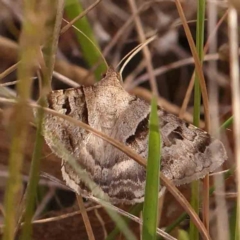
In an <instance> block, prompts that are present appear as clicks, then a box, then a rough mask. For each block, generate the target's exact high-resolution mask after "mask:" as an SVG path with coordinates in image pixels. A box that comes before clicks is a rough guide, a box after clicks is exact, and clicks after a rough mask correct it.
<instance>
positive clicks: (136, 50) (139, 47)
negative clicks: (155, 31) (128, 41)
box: [117, 35, 157, 76]
mask: <svg viewBox="0 0 240 240" xmlns="http://www.w3.org/2000/svg"><path fill="white" fill-rule="evenodd" d="M156 37H157V35H153V36H152V37H150V38H149V39H147V40H146V42H145V43H141V44H139V45H138V46H137V47H135V48H134V49H133V50H132V51H130V52H129V53H128V54H127V55H126V56H125V57H124V58H123V59H122V60H121V61H120V62H119V64H118V65H117V67H118V66H119V65H120V64H121V63H122V61H123V60H124V59H126V58H127V60H126V61H125V62H124V63H123V65H122V67H121V69H120V70H119V74H120V76H122V72H123V70H124V68H125V66H126V65H127V64H128V63H129V61H130V60H131V59H132V58H133V57H134V56H135V55H136V54H137V53H138V52H140V51H141V50H142V48H143V47H145V46H146V45H147V44H149V43H150V42H152V41H153V40H154V39H155V38H156Z"/></svg>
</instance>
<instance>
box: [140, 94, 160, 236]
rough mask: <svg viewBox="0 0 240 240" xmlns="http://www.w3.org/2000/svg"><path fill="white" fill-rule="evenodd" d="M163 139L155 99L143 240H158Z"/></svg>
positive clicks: (152, 114) (151, 120)
mask: <svg viewBox="0 0 240 240" xmlns="http://www.w3.org/2000/svg"><path fill="white" fill-rule="evenodd" d="M160 144H161V138H160V133H159V118H158V114H157V100H156V98H155V97H154V98H153V99H152V103H151V114H150V123H149V142H148V162H147V177H146V188H145V201H144V205H143V229H142V239H143V240H150V239H156V228H157V218H158V194H159V184H160V182H159V174H160V171H159V169H160V159H161V149H160V148H161V147H160Z"/></svg>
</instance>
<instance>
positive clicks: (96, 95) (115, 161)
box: [43, 68, 227, 204]
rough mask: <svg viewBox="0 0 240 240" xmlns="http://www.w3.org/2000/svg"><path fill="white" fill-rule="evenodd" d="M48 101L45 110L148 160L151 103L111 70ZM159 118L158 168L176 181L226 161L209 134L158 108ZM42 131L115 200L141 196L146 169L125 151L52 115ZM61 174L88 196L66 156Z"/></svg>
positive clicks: (132, 200)
mask: <svg viewBox="0 0 240 240" xmlns="http://www.w3.org/2000/svg"><path fill="white" fill-rule="evenodd" d="M47 100H48V107H49V108H51V109H53V110H55V111H57V112H60V113H62V114H66V115H68V116H71V117H72V118H75V119H78V120H80V121H82V122H84V123H87V124H89V125H90V126H91V127H92V128H95V129H97V130H99V131H102V132H103V133H105V134H107V135H108V136H110V137H112V138H114V139H116V140H118V141H120V142H122V143H124V144H125V145H126V146H128V147H130V148H131V149H133V150H134V151H135V152H136V153H137V154H139V155H141V156H142V157H144V158H147V155H148V120H149V114H150V105H149V103H147V102H145V101H144V100H141V99H139V98H138V97H136V96H132V95H130V94H129V93H128V92H126V91H125V90H124V88H123V86H122V83H121V80H120V77H119V75H118V73H117V72H116V71H115V70H113V69H112V68H109V69H108V71H107V73H106V75H105V76H104V78H103V79H102V80H101V81H100V82H98V83H96V84H94V85H93V86H90V87H83V86H81V87H78V88H74V89H73V88H71V89H67V90H57V91H52V92H51V93H50V94H49V95H48V98H47ZM158 116H159V118H160V132H161V136H162V146H161V147H162V158H161V172H162V174H164V175H165V176H166V177H167V178H168V179H170V180H172V181H173V182H174V183H175V184H176V185H180V184H185V183H189V182H191V181H193V180H196V179H199V178H202V177H204V176H205V175H206V174H207V173H209V172H212V171H214V170H215V169H216V168H218V167H219V166H220V165H221V164H222V163H223V162H224V161H225V160H226V159H227V154H226V150H225V148H224V146H223V144H222V142H220V141H219V140H217V139H212V138H211V136H210V135H209V134H208V133H207V132H205V131H203V130H201V129H199V128H196V127H194V126H193V125H191V124H188V123H186V122H184V121H182V120H181V119H179V118H178V117H176V116H174V115H172V114H169V113H167V112H166V111H164V110H163V109H161V108H160V107H159V109H158ZM43 129H44V130H43V135H44V137H45V140H46V142H47V143H48V145H49V146H50V148H51V149H52V151H53V152H55V153H56V154H57V155H59V156H60V154H58V151H56V146H55V144H54V141H52V137H53V136H54V137H55V138H57V139H58V140H59V141H60V143H61V144H62V145H63V146H64V147H65V148H66V149H67V150H68V151H69V152H70V153H71V155H72V156H73V157H74V158H75V159H76V161H77V163H78V164H79V165H80V166H81V167H82V168H83V169H85V171H86V172H87V173H88V174H89V176H90V178H91V179H92V180H93V181H94V182H95V183H96V184H97V185H98V186H99V187H100V189H102V190H103V192H104V193H105V194H106V195H107V196H108V197H109V200H110V201H111V202H112V203H113V204H117V203H125V204H134V203H137V202H142V201H143V200H144V189H145V179H146V171H145V169H144V167H142V166H140V165H139V164H138V163H137V162H135V161H134V160H132V159H131V158H129V157H128V156H127V155H126V154H124V153H123V152H121V151H120V150H118V149H116V148H115V147H113V146H112V145H111V144H109V143H107V142H106V141H104V140H102V139H100V138H98V137H96V136H95V135H93V134H92V133H90V132H87V131H85V130H84V129H82V128H80V127H77V126H75V125H73V124H71V123H69V122H68V121H66V120H64V119H61V118H59V117H56V116H54V115H51V114H46V116H45V120H44V124H43ZM60 157H61V156H60ZM62 175H63V179H64V180H65V181H66V184H67V185H68V186H69V187H71V188H72V189H73V190H74V191H75V192H77V193H78V194H82V195H86V194H85V193H86V192H87V188H86V187H85V186H84V184H82V182H81V180H80V179H81V178H80V176H78V174H77V173H76V171H75V170H74V169H73V168H72V167H71V166H70V164H69V163H68V159H62ZM159 190H160V189H159ZM90 194H91V193H90Z"/></svg>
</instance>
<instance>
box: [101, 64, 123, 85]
mask: <svg viewBox="0 0 240 240" xmlns="http://www.w3.org/2000/svg"><path fill="white" fill-rule="evenodd" d="M102 77H103V78H102V80H101V81H100V82H99V85H102V86H122V82H123V81H122V77H121V76H120V74H119V73H118V72H117V71H116V70H115V69H114V68H113V67H109V68H108V69H107V72H106V73H104V74H103V76H102Z"/></svg>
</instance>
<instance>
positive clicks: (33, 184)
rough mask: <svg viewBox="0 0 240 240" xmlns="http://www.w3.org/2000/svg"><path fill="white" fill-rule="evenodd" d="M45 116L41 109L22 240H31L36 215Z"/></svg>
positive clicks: (27, 192) (41, 103) (42, 101)
mask: <svg viewBox="0 0 240 240" xmlns="http://www.w3.org/2000/svg"><path fill="white" fill-rule="evenodd" d="M40 105H41V106H43V107H44V100H41V102H40ZM43 115H44V111H43V109H39V110H38V126H37V133H36V142H35V147H34V152H33V157H32V162H31V170H30V177H29V182H28V186H27V190H26V212H25V216H24V226H23V230H22V235H21V239H22V240H28V239H29V240H30V239H31V233H32V227H31V221H32V217H33V214H34V203H35V199H36V193H37V185H38V180H39V171H40V159H41V152H42V147H43V143H44V140H43V137H42V135H41V133H42V121H43Z"/></svg>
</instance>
